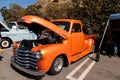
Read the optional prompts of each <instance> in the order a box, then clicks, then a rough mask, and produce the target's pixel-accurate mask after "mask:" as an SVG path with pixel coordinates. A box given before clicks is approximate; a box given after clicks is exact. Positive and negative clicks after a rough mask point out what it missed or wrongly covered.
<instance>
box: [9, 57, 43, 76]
mask: <svg viewBox="0 0 120 80" xmlns="http://www.w3.org/2000/svg"><path fill="white" fill-rule="evenodd" d="M11 64H12V66H13V67H15V68H16V69H18V70H20V71H22V72H24V73H27V74H30V75H33V76H41V77H42V76H45V72H44V71H42V70H39V71H35V70H30V69H25V68H23V67H21V66H19V65H18V64H16V63H15V59H14V57H13V56H12V57H11Z"/></svg>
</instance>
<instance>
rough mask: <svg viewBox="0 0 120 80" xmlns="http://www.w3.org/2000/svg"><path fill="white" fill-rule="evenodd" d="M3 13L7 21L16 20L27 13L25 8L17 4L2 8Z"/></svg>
mask: <svg viewBox="0 0 120 80" xmlns="http://www.w3.org/2000/svg"><path fill="white" fill-rule="evenodd" d="M1 13H2V16H3V18H4V20H5V21H6V22H9V21H16V20H17V19H19V18H20V17H22V16H23V15H25V9H23V8H22V7H20V6H19V5H16V4H11V5H10V9H7V8H6V7H3V8H1Z"/></svg>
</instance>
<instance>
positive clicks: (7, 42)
mask: <svg viewBox="0 0 120 80" xmlns="http://www.w3.org/2000/svg"><path fill="white" fill-rule="evenodd" d="M10 46H11V41H10V40H9V39H6V38H4V39H2V40H1V48H9V47H10Z"/></svg>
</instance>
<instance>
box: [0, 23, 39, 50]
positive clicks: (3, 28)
mask: <svg viewBox="0 0 120 80" xmlns="http://www.w3.org/2000/svg"><path fill="white" fill-rule="evenodd" d="M0 32H1V38H2V39H1V42H0V46H1V48H8V47H10V46H11V44H12V43H13V42H15V41H22V40H23V39H28V40H35V39H37V36H36V34H35V33H33V32H32V31H30V30H28V29H27V27H24V26H23V27H19V24H17V22H9V23H8V24H7V25H5V24H4V23H2V22H0Z"/></svg>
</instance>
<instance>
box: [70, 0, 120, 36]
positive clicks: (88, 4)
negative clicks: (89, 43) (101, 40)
mask: <svg viewBox="0 0 120 80" xmlns="http://www.w3.org/2000/svg"><path fill="white" fill-rule="evenodd" d="M73 1H74V0H73ZM81 1H82V5H83V7H80V4H78V3H76V5H73V7H70V8H69V9H68V15H69V18H73V19H80V20H82V21H83V25H84V27H88V28H91V29H92V31H93V32H94V33H96V34H99V33H102V32H103V30H104V28H105V25H103V23H106V21H107V19H108V17H109V15H110V14H112V13H119V12H120V0H78V2H81ZM98 36H100V34H99V35H98Z"/></svg>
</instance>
